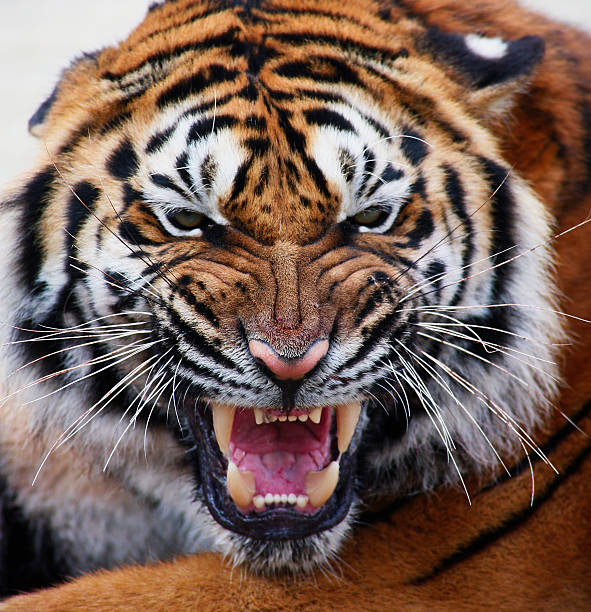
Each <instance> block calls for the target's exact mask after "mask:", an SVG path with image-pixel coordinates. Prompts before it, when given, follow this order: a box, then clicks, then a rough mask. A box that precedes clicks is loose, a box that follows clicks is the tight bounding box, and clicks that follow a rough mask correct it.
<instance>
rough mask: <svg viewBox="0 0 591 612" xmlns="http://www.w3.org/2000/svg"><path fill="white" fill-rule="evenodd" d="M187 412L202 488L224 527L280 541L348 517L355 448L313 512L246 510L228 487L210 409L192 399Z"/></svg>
mask: <svg viewBox="0 0 591 612" xmlns="http://www.w3.org/2000/svg"><path fill="white" fill-rule="evenodd" d="M186 416H187V420H188V422H189V426H190V427H191V430H192V433H193V435H194V437H195V439H196V445H195V449H194V451H193V453H194V464H195V470H196V472H197V477H198V480H199V482H200V483H201V492H202V495H203V498H204V499H205V503H206V504H207V507H208V508H209V511H210V512H211V514H212V516H213V517H214V519H215V520H216V521H217V522H218V523H219V524H220V525H222V527H225V528H226V529H229V530H230V531H233V532H235V533H238V534H240V535H243V536H247V537H249V538H255V539H258V540H272V541H281V540H293V539H297V538H305V537H309V536H312V535H315V534H317V533H320V532H322V531H325V530H327V529H330V528H331V527H334V526H335V525H337V524H338V523H340V522H341V521H342V520H343V519H344V518H345V517H346V515H347V513H348V511H349V508H350V507H351V503H352V502H353V499H354V496H355V491H354V485H355V467H356V455H355V452H354V449H353V448H351V447H350V448H349V450H347V452H346V453H344V454H343V455H342V457H341V460H340V475H339V482H338V485H337V488H336V490H335V492H334V493H333V494H332V496H331V498H330V499H329V500H328V501H327V502H326V503H325V504H324V506H322V508H320V509H319V510H318V511H317V512H315V513H314V514H312V515H308V514H303V513H301V512H298V511H297V510H294V509H291V508H276V509H273V508H271V509H269V510H266V511H264V512H252V513H250V514H243V513H242V512H240V511H239V510H238V509H237V508H236V505H235V504H234V502H233V501H232V499H231V498H230V496H229V495H228V492H227V489H226V470H227V462H226V459H225V458H224V457H223V456H222V454H221V452H220V450H219V448H218V445H217V440H216V439H215V435H214V433H213V425H212V422H211V417H210V416H209V411H206V410H205V409H204V408H203V405H202V404H195V403H194V402H191V405H190V408H187V411H186Z"/></svg>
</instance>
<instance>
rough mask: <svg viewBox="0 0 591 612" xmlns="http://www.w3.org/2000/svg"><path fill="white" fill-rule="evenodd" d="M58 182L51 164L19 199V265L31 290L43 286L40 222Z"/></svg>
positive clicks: (32, 181)
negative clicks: (40, 280) (38, 281)
mask: <svg viewBox="0 0 591 612" xmlns="http://www.w3.org/2000/svg"><path fill="white" fill-rule="evenodd" d="M54 181H55V169H54V168H53V167H47V168H45V170H43V171H41V172H39V173H38V174H36V175H35V176H34V177H33V178H32V179H31V180H30V181H29V182H28V183H27V184H26V186H25V188H24V190H23V192H22V193H21V194H20V196H18V197H17V198H16V200H17V202H18V203H19V204H20V205H21V206H22V217H21V224H20V228H21V232H22V234H21V256H20V258H19V265H20V267H21V270H22V273H23V276H24V280H25V283H26V285H27V287H28V289H29V290H32V291H33V292H36V291H39V290H40V289H41V286H40V285H38V284H36V280H37V277H38V275H39V272H40V270H41V262H42V248H41V244H40V241H39V235H38V231H39V221H40V220H41V217H42V215H43V213H44V211H45V208H46V207H47V206H48V205H49V200H50V197H51V192H52V188H53V184H54Z"/></svg>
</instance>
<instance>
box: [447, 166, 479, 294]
mask: <svg viewBox="0 0 591 612" xmlns="http://www.w3.org/2000/svg"><path fill="white" fill-rule="evenodd" d="M443 171H444V173H445V193H446V194H447V197H448V199H449V201H450V202H451V206H452V210H453V211H454V213H455V215H456V217H458V219H459V220H460V222H461V224H462V229H463V234H464V235H463V238H462V244H463V247H464V249H463V252H462V266H463V268H464V274H466V275H468V276H469V275H470V268H468V267H467V266H468V265H470V264H471V263H472V259H473V257H474V242H473V233H474V228H473V224H472V219H471V218H470V215H469V214H468V211H467V210H466V194H465V191H464V187H463V185H462V182H461V180H460V177H459V175H458V173H457V172H456V171H455V170H454V169H453V168H452V167H451V166H448V165H446V166H444V167H443ZM451 234H453V231H452V232H451ZM450 238H451V235H450ZM465 291H466V283H463V282H460V283H458V284H457V287H456V291H455V293H454V296H453V298H452V299H451V301H450V306H456V305H457V304H459V302H460V300H461V299H462V296H463V295H464V293H465Z"/></svg>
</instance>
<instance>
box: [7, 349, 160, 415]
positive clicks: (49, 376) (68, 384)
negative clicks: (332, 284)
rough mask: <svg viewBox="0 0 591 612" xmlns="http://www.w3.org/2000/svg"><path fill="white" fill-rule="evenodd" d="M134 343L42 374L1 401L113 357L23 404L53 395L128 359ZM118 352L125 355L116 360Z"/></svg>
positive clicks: (131, 353)
mask: <svg viewBox="0 0 591 612" xmlns="http://www.w3.org/2000/svg"><path fill="white" fill-rule="evenodd" d="M138 342H139V341H138ZM158 342H161V340H154V341H152V342H150V343H147V344H143V345H141V347H140V348H141V350H145V348H149V347H151V346H153V345H155V344H157V343H158ZM134 344H136V343H132V344H131V345H129V346H125V347H119V348H118V349H115V350H114V351H112V352H111V353H109V354H108V355H106V356H101V357H100V358H95V359H91V360H88V361H86V362H84V363H80V364H77V365H75V366H71V367H69V368H64V369H63V370H59V371H57V372H53V373H51V374H48V375H46V376H42V377H40V378H38V379H36V380H34V381H32V382H31V383H28V384H27V385H25V386H23V387H21V388H20V389H17V390H16V391H14V392H13V393H11V394H10V395H8V396H6V397H5V398H3V401H7V400H8V399H10V398H11V397H13V396H14V395H16V394H17V393H21V392H22V391H24V390H26V389H29V388H30V387H33V386H35V385H37V384H39V383H41V382H45V381H47V380H51V379H52V378H55V377H57V376H61V375H62V374H65V373H69V372H72V371H74V370H77V369H80V368H83V367H88V366H89V365H96V364H97V363H103V362H104V361H112V360H114V359H115V361H113V363H110V364H108V365H106V366H104V367H103V368H100V369H98V370H96V371H94V372H91V373H90V374H86V375H85V376H82V377H80V378H77V379H76V380H73V381H71V382H69V383H66V384H65V385H62V386H61V387H59V388H58V389H55V390H53V391H51V392H49V393H47V394H45V395H43V396H41V397H37V398H35V399H33V400H30V401H28V402H25V404H24V405H25V406H27V405H29V404H32V403H35V402H38V401H41V400H43V399H46V398H48V397H51V396H52V395H55V394H56V393H59V392H61V391H63V390H64V389H67V388H68V387H71V386H72V385H75V384H77V383H80V382H82V381H83V380H86V379H88V378H91V377H93V376H96V375H97V374H100V373H101V372H103V371H105V370H107V369H109V368H111V367H113V366H114V365H118V364H119V363H121V362H123V361H125V360H126V359H129V357H130V356H133V354H135V353H134V351H139V350H140V349H138V348H137V347H135V348H130V346H131V347H133V346H134ZM125 351H127V353H129V355H128V354H126V353H125ZM119 352H121V353H123V354H124V355H125V356H124V357H123V358H121V359H119V360H117V359H116V358H117V357H118V356H119V355H117V354H116V353H119Z"/></svg>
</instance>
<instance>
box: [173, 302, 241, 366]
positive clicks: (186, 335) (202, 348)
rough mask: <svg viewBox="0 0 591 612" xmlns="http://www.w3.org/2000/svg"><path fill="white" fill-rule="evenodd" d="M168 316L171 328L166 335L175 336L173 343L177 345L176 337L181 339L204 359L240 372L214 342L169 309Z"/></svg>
mask: <svg viewBox="0 0 591 612" xmlns="http://www.w3.org/2000/svg"><path fill="white" fill-rule="evenodd" d="M167 313H168V316H169V317H170V321H171V328H170V329H167V330H166V331H167V333H168V334H169V336H170V337H171V338H172V337H174V336H175V335H176V336H177V338H176V340H175V342H176V343H177V344H178V336H179V335H180V336H182V338H183V339H184V340H185V341H186V342H187V344H189V345H190V346H191V347H193V348H195V349H197V350H198V351H199V353H201V354H202V355H203V356H204V357H207V358H208V359H211V360H212V361H213V362H215V363H217V364H218V365H220V366H222V367H224V368H227V369H228V370H231V371H236V372H242V369H240V368H239V367H238V365H237V364H236V363H234V362H233V361H232V360H231V359H230V358H228V357H226V356H225V355H224V354H223V353H222V352H221V351H220V350H219V349H218V348H217V346H216V342H215V340H210V339H209V338H207V337H205V336H204V335H203V334H201V333H199V332H198V331H197V330H196V329H195V327H194V326H192V325H190V324H188V323H186V322H185V321H184V319H182V318H181V316H180V315H179V314H178V313H177V312H176V311H174V310H172V309H171V308H167Z"/></svg>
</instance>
